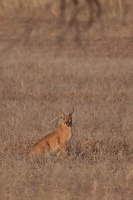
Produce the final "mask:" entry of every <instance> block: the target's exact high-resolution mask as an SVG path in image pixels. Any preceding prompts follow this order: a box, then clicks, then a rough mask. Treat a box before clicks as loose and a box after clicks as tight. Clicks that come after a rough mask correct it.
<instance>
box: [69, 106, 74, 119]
mask: <svg viewBox="0 0 133 200" xmlns="http://www.w3.org/2000/svg"><path fill="white" fill-rule="evenodd" d="M73 111H74V108H73ZM73 111H72V112H71V113H70V114H69V117H71V118H72V114H73Z"/></svg>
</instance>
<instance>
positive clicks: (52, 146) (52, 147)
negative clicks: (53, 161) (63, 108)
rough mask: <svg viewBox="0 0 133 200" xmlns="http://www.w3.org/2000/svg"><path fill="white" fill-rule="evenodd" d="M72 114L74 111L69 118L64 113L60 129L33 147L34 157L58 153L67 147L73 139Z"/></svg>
mask: <svg viewBox="0 0 133 200" xmlns="http://www.w3.org/2000/svg"><path fill="white" fill-rule="evenodd" d="M72 113H73V111H72V112H71V113H70V114H69V115H68V116H66V115H64V113H63V115H62V117H61V120H60V125H59V126H58V128H57V129H56V130H55V131H53V132H51V133H49V134H47V135H46V136H44V137H43V138H42V139H40V140H39V141H38V142H37V143H36V144H34V145H33V147H32V150H31V153H32V154H33V155H38V154H42V153H45V154H46V153H47V152H49V153H57V152H59V151H60V150H61V149H63V148H64V147H65V145H66V144H67V143H68V142H69V141H70V139H71V137H72V131H71V128H72Z"/></svg>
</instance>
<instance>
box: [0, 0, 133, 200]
mask: <svg viewBox="0 0 133 200" xmlns="http://www.w3.org/2000/svg"><path fill="white" fill-rule="evenodd" d="M1 2H2V3H1V10H2V11H1V18H0V25H1V30H0V137H1V139H0V157H1V178H0V180H1V191H0V199H2V200H7V199H10V200H18V199H22V200H23V199H26V200H28V199H33V200H34V199H36V200H42V199H46V200H47V199H48V200H51V199H54V200H60V199H62V200H67V199H69V200H74V199H75V200H78V199H79V200H81V199H84V200H86V199H98V200H99V199H107V200H112V199H120V200H121V199H124V200H125V199H126V200H130V199H133V190H132V188H133V120H132V119H133V39H132V35H133V33H132V23H131V22H132V16H131V13H130V9H129V12H128V14H127V15H126V18H125V19H126V20H125V22H126V23H125V24H124V25H123V24H122V23H121V20H120V19H119V20H117V19H118V18H117V16H116V14H117V12H114V13H115V16H116V18H114V19H116V20H115V21H114V20H113V18H112V16H113V15H112V14H111V13H110V14H109V13H108V15H107V13H103V16H102V20H101V21H100V22H99V21H97V22H96V23H95V24H94V25H93V26H92V27H91V29H85V28H84V25H83V24H82V23H81V22H80V23H79V26H80V34H79V36H80V41H81V43H80V44H79V43H77V42H75V30H74V29H69V28H68V27H67V28H66V27H65V28H64V26H60V25H58V24H57V20H55V21H54V20H53V19H54V14H53V15H50V16H49V14H48V13H47V17H46V16H45V17H46V18H45V17H44V16H42V17H41V15H38V16H39V17H35V18H34V16H33V18H31V16H32V15H31V14H33V13H32V12H31V13H30V14H29V13H28V14H27V13H26V12H25V14H24V15H21V16H20V15H17V14H18V7H17V6H16V10H15V9H13V8H11V7H10V4H6V3H5V2H7V1H6V0H5V1H1ZM13 2H14V4H15V3H18V1H17V0H16V1H13ZM23 2H25V4H23V5H25V6H23V7H24V8H25V7H26V5H27V4H26V2H29V1H26V0H25V1H23ZM34 2H36V1H34ZM38 2H42V1H38ZM103 2H104V1H103ZM109 2H110V3H111V2H112V4H111V5H112V6H113V5H114V4H113V1H109ZM115 2H116V1H115ZM119 2H122V1H119ZM127 2H128V3H130V2H129V1H127ZM3 3H5V4H3ZM8 3H9V2H8ZM7 5H8V6H7ZM15 5H18V4H15ZM28 5H30V4H28ZM34 5H35V4H34ZM12 6H13V4H12ZM50 6H52V4H51V5H50ZM117 6H118V4H117ZM131 6H132V3H131V5H130V4H128V7H131ZM113 8H115V7H113ZM50 9H51V7H50ZM31 10H32V9H31ZM7 11H8V12H7ZM114 11H115V9H114ZM15 12H16V14H15ZM49 12H53V11H49ZM4 13H12V14H11V15H10V16H8V15H5V16H6V17H4ZM19 13H21V12H19ZM21 14H22V13H21ZM109 15H110V16H111V18H110V17H109ZM16 16H17V17H16ZM105 16H108V18H106V17H105ZM119 17H120V15H119ZM121 19H122V18H121ZM109 21H110V24H108V23H107V22H109ZM64 29H65V30H66V34H65V35H64ZM59 36H60V37H62V41H60V42H59V40H58V39H59ZM73 107H74V108H75V111H74V123H73V132H74V137H73V139H72V141H71V144H69V145H68V147H67V151H68V152H69V154H68V155H67V156H64V155H61V156H60V157H58V158H57V157H56V156H51V157H49V158H48V159H44V157H43V155H42V156H40V157H37V158H32V157H31V156H30V155H29V152H30V148H31V146H32V145H33V144H34V143H35V142H36V141H38V139H40V138H42V137H43V136H44V135H45V134H47V133H49V132H50V131H52V130H53V129H54V128H55V127H56V126H57V123H58V121H54V122H53V123H51V124H49V123H50V121H51V120H52V119H54V118H55V117H57V116H59V115H60V111H59V110H58V108H60V109H62V110H63V111H64V112H65V113H69V112H70V111H71V110H72V108H73Z"/></svg>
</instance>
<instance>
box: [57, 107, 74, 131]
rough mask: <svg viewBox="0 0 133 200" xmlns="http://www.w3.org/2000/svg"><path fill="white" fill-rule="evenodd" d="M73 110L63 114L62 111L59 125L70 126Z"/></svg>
mask: <svg viewBox="0 0 133 200" xmlns="http://www.w3.org/2000/svg"><path fill="white" fill-rule="evenodd" d="M73 111H74V108H73ZM73 111H72V112H71V113H69V115H65V114H64V113H63V112H62V116H61V119H60V122H59V125H64V126H68V127H72V115H73Z"/></svg>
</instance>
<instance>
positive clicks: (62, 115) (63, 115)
mask: <svg viewBox="0 0 133 200" xmlns="http://www.w3.org/2000/svg"><path fill="white" fill-rule="evenodd" d="M59 110H60V111H61V113H62V114H61V117H65V116H66V115H65V114H64V112H62V110H61V109H60V108H59Z"/></svg>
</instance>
